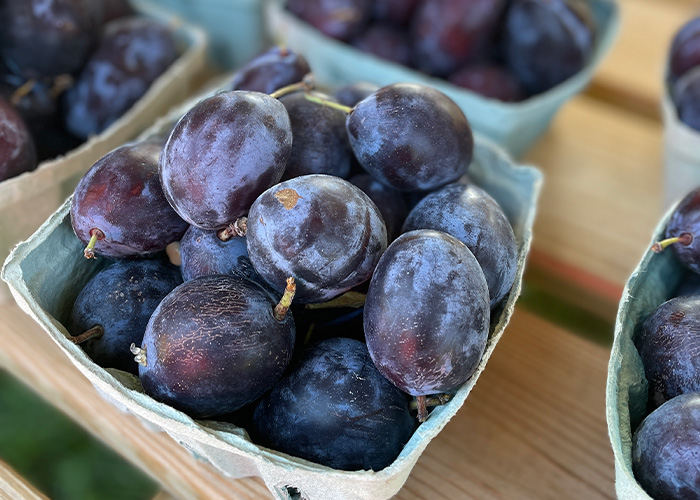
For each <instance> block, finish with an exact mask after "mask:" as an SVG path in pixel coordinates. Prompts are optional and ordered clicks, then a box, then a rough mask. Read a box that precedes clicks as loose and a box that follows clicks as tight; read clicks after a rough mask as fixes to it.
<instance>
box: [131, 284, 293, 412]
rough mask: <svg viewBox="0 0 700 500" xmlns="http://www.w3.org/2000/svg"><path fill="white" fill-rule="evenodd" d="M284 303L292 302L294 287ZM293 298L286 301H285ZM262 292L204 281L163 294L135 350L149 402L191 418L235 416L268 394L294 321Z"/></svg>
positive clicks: (289, 347) (285, 359)
mask: <svg viewBox="0 0 700 500" xmlns="http://www.w3.org/2000/svg"><path fill="white" fill-rule="evenodd" d="M288 290H289V293H288V292H285V295H284V297H283V299H282V301H281V302H284V301H285V300H286V302H285V304H286V307H287V308H288V307H289V304H290V303H291V297H293V281H292V282H291V283H288ZM290 295H291V297H290ZM276 303H277V301H276V299H275V297H273V296H272V295H271V294H270V293H269V292H268V291H267V290H266V289H265V288H263V287H262V286H260V285H259V284H257V283H255V282H253V281H250V280H247V279H244V278H241V277H239V276H228V275H214V276H203V277H201V278H195V279H193V280H190V281H186V282H185V283H183V284H182V285H180V286H178V287H177V288H175V289H174V290H173V291H172V292H170V294H168V295H167V296H166V297H165V298H164V299H163V301H162V302H161V303H160V305H159V306H158V307H157V308H156V310H155V312H154V313H153V316H151V319H150V321H149V322H148V326H147V327H146V333H145V334H144V337H143V344H142V346H141V348H136V347H134V348H133V349H132V352H133V353H134V354H136V360H137V361H138V362H139V378H140V379H141V383H142V384H143V388H144V390H145V391H146V394H148V395H149V396H151V397H152V398H154V399H156V400H157V401H161V402H163V403H166V404H168V405H170V406H172V407H173V408H176V409H179V410H181V411H183V412H185V413H187V414H188V415H190V416H192V417H194V418H207V417H214V416H216V415H223V414H227V413H231V412H234V411H236V410H238V409H240V408H242V407H244V406H245V405H247V404H248V403H251V402H253V401H254V400H256V399H258V398H259V397H260V396H262V395H263V394H264V393H265V392H266V391H267V390H268V389H270V388H271V387H272V386H273V385H274V384H275V382H277V381H278V380H279V379H280V378H281V377H282V373H283V372H284V370H285V369H286V368H287V365H288V364H289V361H290V359H291V355H292V351H293V349H294V335H295V332H294V319H293V317H292V315H291V314H286V310H285V311H283V312H282V313H281V314H280V315H277V313H276V311H275V308H276V306H275V304H276Z"/></svg>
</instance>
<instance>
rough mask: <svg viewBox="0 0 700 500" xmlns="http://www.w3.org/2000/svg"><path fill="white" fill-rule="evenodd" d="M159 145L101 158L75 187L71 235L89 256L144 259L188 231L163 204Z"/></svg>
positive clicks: (147, 144)
mask: <svg viewBox="0 0 700 500" xmlns="http://www.w3.org/2000/svg"><path fill="white" fill-rule="evenodd" d="M161 149H162V147H161V145H160V143H158V142H147V141H144V142H139V143H133V144H127V145H124V146H121V147H119V148H117V149H115V150H114V151H112V152H110V153H108V154H107V155H105V156H103V157H102V158H100V159H99V160H97V162H96V163H95V164H94V165H93V166H92V167H91V168H90V170H88V171H87V173H86V174H85V175H84V176H83V178H82V179H81V180H80V182H79V183H78V186H77V187H76V188H75V193H74V194H73V200H72V202H71V208H70V215H71V224H72V225H73V231H75V234H76V235H77V236H78V238H79V239H80V240H81V241H82V242H83V243H85V244H86V245H88V248H87V249H86V255H85V256H86V257H88V258H90V257H92V256H93V250H92V249H93V248H94V253H97V254H100V255H104V256H106V257H115V258H119V257H141V256H145V255H149V254H152V253H154V252H157V251H160V250H163V249H164V248H165V247H166V246H167V245H168V244H169V243H172V242H174V241H178V240H180V238H182V236H183V235H184V234H185V231H186V230H187V227H188V226H187V223H186V222H185V221H184V220H182V219H181V218H180V217H178V215H177V214H176V213H175V211H174V210H173V209H172V207H171V206H170V205H169V204H168V201H167V200H166V199H165V196H164V194H163V190H162V189H161V187H160V181H159V179H158V155H159V154H160V151H161Z"/></svg>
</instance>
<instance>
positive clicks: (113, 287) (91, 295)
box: [68, 259, 182, 375]
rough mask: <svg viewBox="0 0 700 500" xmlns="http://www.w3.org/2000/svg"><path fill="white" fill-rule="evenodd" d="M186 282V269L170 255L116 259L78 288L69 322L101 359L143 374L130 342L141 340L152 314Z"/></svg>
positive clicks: (109, 365) (92, 353) (75, 336)
mask: <svg viewBox="0 0 700 500" xmlns="http://www.w3.org/2000/svg"><path fill="white" fill-rule="evenodd" d="M181 283H182V276H181V275H180V270H179V269H178V267H177V266H174V265H172V264H170V263H169V262H167V261H166V260H161V259H152V260H122V261H118V262H115V263H113V264H111V265H110V266H108V267H106V268H105V269H103V270H102V271H100V272H98V273H97V274H96V275H95V276H93V277H92V278H91V279H90V281H88V283H87V284H86V285H85V286H84V287H83V289H82V290H81V291H80V294H78V297H77V299H76V300H75V302H74V304H73V310H72V313H71V318H70V323H69V327H68V331H69V332H70V333H71V335H72V337H71V340H73V341H74V342H76V343H79V344H80V345H81V347H82V348H83V349H84V350H85V352H86V353H87V355H88V356H90V358H92V360H93V361H94V362H95V363H97V364H98V365H100V366H102V367H104V368H118V369H120V370H124V371H128V372H131V373H133V374H134V375H136V374H138V366H137V365H136V363H134V356H133V355H132V354H131V351H130V350H129V346H130V345H131V344H132V343H136V344H138V345H141V341H142V339H143V334H144V332H145V331H146V325H147V324H148V320H149V319H150V318H151V314H153V311H155V309H156V307H158V304H160V301H161V300H163V298H164V297H165V296H166V295H168V294H169V293H170V292H171V291H172V290H173V289H174V288H175V287H176V286H178V285H179V284H181Z"/></svg>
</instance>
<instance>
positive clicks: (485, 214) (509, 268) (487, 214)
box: [403, 183, 518, 308]
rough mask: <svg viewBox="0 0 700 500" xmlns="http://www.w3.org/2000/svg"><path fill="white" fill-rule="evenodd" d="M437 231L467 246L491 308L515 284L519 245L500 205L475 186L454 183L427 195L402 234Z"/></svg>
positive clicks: (412, 211)
mask: <svg viewBox="0 0 700 500" xmlns="http://www.w3.org/2000/svg"><path fill="white" fill-rule="evenodd" d="M414 229H435V230H437V231H444V232H446V233H448V234H451V235H452V236H454V237H455V238H457V239H458V240H459V241H461V242H462V243H464V244H465V245H467V247H469V250H471V252H472V253H473V254H474V257H476V260H477V261H479V265H481V269H482V270H483V271H484V276H485V277H486V283H488V286H489V294H490V297H491V308H494V307H495V306H496V305H498V303H499V302H501V301H502V300H503V298H504V297H505V296H506V294H507V293H508V292H509V291H510V289H511V287H512V286H513V283H514V282H515V273H516V271H517V265H518V244H517V242H516V240H515V234H514V233H513V228H512V227H511V225H510V222H508V218H507V217H506V215H505V214H504V213H503V210H501V207H500V206H499V205H498V202H496V200H494V199H493V198H492V197H491V196H490V195H489V194H488V193H487V192H486V191H484V190H483V189H481V188H480V187H477V186H475V185H473V184H462V183H453V184H448V185H447V186H444V187H442V188H440V189H439V190H437V191H435V192H433V193H430V194H428V195H427V196H426V197H425V198H423V199H422V200H421V201H420V202H419V203H418V204H417V205H416V206H415V207H414V208H413V210H411V212H410V213H409V214H408V217H407V218H406V222H404V225H403V231H404V232H407V231H413V230H414Z"/></svg>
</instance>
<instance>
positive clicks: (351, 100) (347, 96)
mask: <svg viewBox="0 0 700 500" xmlns="http://www.w3.org/2000/svg"><path fill="white" fill-rule="evenodd" d="M377 90H379V85H377V84H376V83H371V82H355V83H351V84H350V85H345V86H344V87H341V88H339V89H338V90H336V91H335V92H334V93H333V97H334V98H335V99H336V100H337V101H338V102H339V103H340V104H342V105H344V106H349V107H353V106H355V104H357V103H358V102H360V101H361V100H362V99H364V98H365V97H369V96H370V95H371V94H373V93H375V92H376V91H377Z"/></svg>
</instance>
